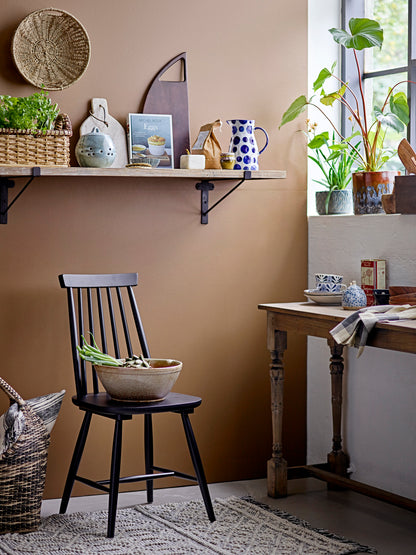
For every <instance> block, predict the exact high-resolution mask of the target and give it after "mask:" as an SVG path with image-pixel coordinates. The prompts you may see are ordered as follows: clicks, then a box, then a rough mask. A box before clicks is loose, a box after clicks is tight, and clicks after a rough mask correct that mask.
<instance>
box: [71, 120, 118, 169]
mask: <svg viewBox="0 0 416 555" xmlns="http://www.w3.org/2000/svg"><path fill="white" fill-rule="evenodd" d="M75 157H76V159H77V162H78V164H79V165H80V166H83V167H93V168H108V167H109V166H111V164H112V163H113V162H114V160H115V158H116V149H115V146H114V143H113V139H112V138H111V137H110V135H106V134H105V133H101V131H100V130H99V129H98V127H94V128H93V130H92V131H91V133H86V134H85V135H81V137H80V138H79V141H78V142H77V146H76V147H75Z"/></svg>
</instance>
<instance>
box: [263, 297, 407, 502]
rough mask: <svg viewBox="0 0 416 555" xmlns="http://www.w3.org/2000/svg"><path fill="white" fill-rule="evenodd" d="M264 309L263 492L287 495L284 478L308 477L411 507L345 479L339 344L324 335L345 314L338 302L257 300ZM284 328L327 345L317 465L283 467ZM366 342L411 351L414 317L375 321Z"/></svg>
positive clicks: (347, 313) (342, 369)
mask: <svg viewBox="0 0 416 555" xmlns="http://www.w3.org/2000/svg"><path fill="white" fill-rule="evenodd" d="M258 308H259V309H261V310H266V311H267V348H268V350H269V351H270V355H271V364H270V379H271V409H272V434H273V445H272V458H271V459H270V460H269V461H268V463H267V484H268V495H269V496H271V497H282V496H285V495H287V479H288V477H289V478H298V477H303V476H314V477H316V478H319V479H322V480H325V481H326V482H328V483H329V484H332V486H334V487H346V488H349V489H353V490H355V491H358V492H360V493H363V494H365V495H370V496H371V497H376V498H378V499H382V500H383V501H387V502H390V503H393V504H395V505H399V506H402V507H405V508H407V509H411V510H416V501H414V500H411V499H408V498H406V497H402V496H399V495H395V494H392V493H390V492H387V491H385V490H381V489H379V488H375V487H372V486H369V485H367V484H363V483H361V482H357V481H354V480H351V479H349V478H348V473H347V469H348V467H349V457H348V454H347V453H345V452H344V451H343V449H342V437H341V414H342V377H343V371H344V359H343V349H344V347H343V345H339V344H338V343H336V342H335V341H334V339H333V338H332V336H331V335H330V333H329V332H330V330H331V329H332V328H334V327H335V326H336V325H337V324H338V323H339V322H341V321H342V320H343V319H344V318H346V317H347V316H349V315H350V313H349V312H346V311H345V310H343V309H342V308H341V307H339V306H320V305H317V304H315V303H276V304H260V305H259V307H258ZM287 332H296V333H300V334H305V335H311V336H315V337H323V338H325V339H326V340H327V343H328V346H329V350H330V362H329V369H330V376H331V403H332V426H333V437H332V451H331V452H330V453H329V454H328V458H327V462H326V463H323V464H318V465H305V466H302V467H292V468H289V469H288V468H287V463H286V461H285V459H284V458H283V454H282V453H283V451H282V417H283V383H284V364H283V354H284V352H285V350H286V348H287ZM367 345H370V346H373V347H379V348H381V349H390V350H393V351H403V352H406V353H415V354H416V321H415V320H403V321H400V322H398V321H396V322H389V323H383V324H382V323H378V324H377V325H376V327H375V328H374V329H373V330H372V332H371V333H370V336H369V338H368V341H367Z"/></svg>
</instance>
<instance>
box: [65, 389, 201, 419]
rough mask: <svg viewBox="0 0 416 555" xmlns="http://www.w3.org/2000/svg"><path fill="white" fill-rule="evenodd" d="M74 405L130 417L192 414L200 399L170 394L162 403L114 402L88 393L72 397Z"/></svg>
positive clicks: (101, 395)
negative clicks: (166, 413) (162, 413)
mask: <svg viewBox="0 0 416 555" xmlns="http://www.w3.org/2000/svg"><path fill="white" fill-rule="evenodd" d="M72 402H73V403H74V405H76V406H78V407H79V408H80V409H83V410H88V411H92V412H95V413H99V414H103V415H105V414H109V415H110V414H111V415H113V414H114V415H117V414H119V415H122V416H130V415H132V414H154V413H161V412H172V411H178V412H192V411H193V409H195V408H196V407H199V405H200V404H201V402H202V399H201V398H200V397H194V396H193V395H185V394H183V393H173V392H170V393H169V394H168V395H167V397H166V398H165V399H163V400H162V401H151V402H137V401H131V402H130V401H114V400H113V399H111V397H110V396H109V395H108V393H96V394H94V393H88V394H87V395H84V396H83V397H81V398H80V399H79V398H78V397H77V396H76V395H74V397H72Z"/></svg>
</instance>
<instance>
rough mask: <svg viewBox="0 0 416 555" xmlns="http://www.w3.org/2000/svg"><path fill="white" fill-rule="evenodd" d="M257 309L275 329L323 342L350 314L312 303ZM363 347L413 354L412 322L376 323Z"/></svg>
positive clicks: (414, 335) (415, 329) (415, 324)
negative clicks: (311, 337) (307, 336)
mask: <svg viewBox="0 0 416 555" xmlns="http://www.w3.org/2000/svg"><path fill="white" fill-rule="evenodd" d="M258 308H259V309H260V310H266V311H267V312H268V313H269V325H272V326H273V327H274V328H275V329H277V330H281V331H291V332H298V333H301V334H306V335H311V336H315V337H323V338H327V339H329V338H331V337H332V336H331V335H330V333H329V332H330V330H331V329H332V328H334V327H335V326H336V325H337V324H339V323H340V322H342V320H344V319H345V318H347V317H348V316H350V315H351V311H349V310H344V309H343V308H342V307H341V306H332V305H318V304H316V303H313V302H296V303H265V304H259V305H258ZM367 345H369V346H372V347H379V348H381V349H390V350H394V351H403V352H407V353H415V354H416V320H400V321H392V322H384V323H377V324H376V326H375V328H374V329H373V330H372V331H371V332H370V335H369V338H368V341H367Z"/></svg>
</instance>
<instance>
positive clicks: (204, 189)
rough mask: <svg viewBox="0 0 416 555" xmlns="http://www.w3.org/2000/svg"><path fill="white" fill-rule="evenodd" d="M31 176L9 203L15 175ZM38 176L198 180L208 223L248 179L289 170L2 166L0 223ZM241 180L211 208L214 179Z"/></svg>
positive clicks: (203, 221)
mask: <svg viewBox="0 0 416 555" xmlns="http://www.w3.org/2000/svg"><path fill="white" fill-rule="evenodd" d="M19 177H26V178H29V180H28V181H27V183H26V185H24V186H23V187H22V189H21V190H20V192H19V193H18V194H17V195H16V196H15V197H14V199H13V201H12V202H11V203H10V204H9V200H8V197H9V189H10V188H12V187H14V181H13V179H15V178H19ZM36 177H59V178H61V177H100V178H103V177H116V178H122V177H130V178H132V177H133V178H134V177H136V178H140V179H143V178H158V179H164V178H170V179H172V178H180V179H192V180H194V181H195V180H197V181H198V182H197V183H196V185H195V187H196V189H198V191H201V224H207V223H208V212H210V211H211V210H212V209H213V208H215V207H216V206H217V205H218V204H219V203H220V202H222V201H223V200H224V199H225V198H226V197H228V195H230V194H231V193H232V192H233V191H235V190H236V189H237V188H238V187H239V186H240V185H241V184H242V183H244V182H245V181H250V180H254V179H284V178H285V177H286V172H285V171H282V170H257V171H252V172H251V171H244V170H181V169H163V168H161V169H159V168H157V169H153V168H140V169H139V168H78V167H73V168H64V167H58V166H35V167H31V166H0V224H6V223H7V213H8V211H9V209H10V208H11V206H12V205H13V204H14V203H15V202H16V200H17V199H18V198H19V197H20V195H21V194H22V193H23V191H25V189H26V188H27V187H28V185H29V184H30V183H31V182H32V181H33V179H35V178H36ZM224 180H226V181H230V180H234V181H238V183H237V184H236V185H235V186H234V187H233V188H232V189H231V190H230V191H228V193H226V194H225V195H224V196H223V197H221V198H220V199H219V200H217V201H216V202H215V204H213V205H212V206H211V207H210V208H209V206H208V205H209V192H210V191H212V190H213V189H214V185H213V183H211V182H212V181H224Z"/></svg>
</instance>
